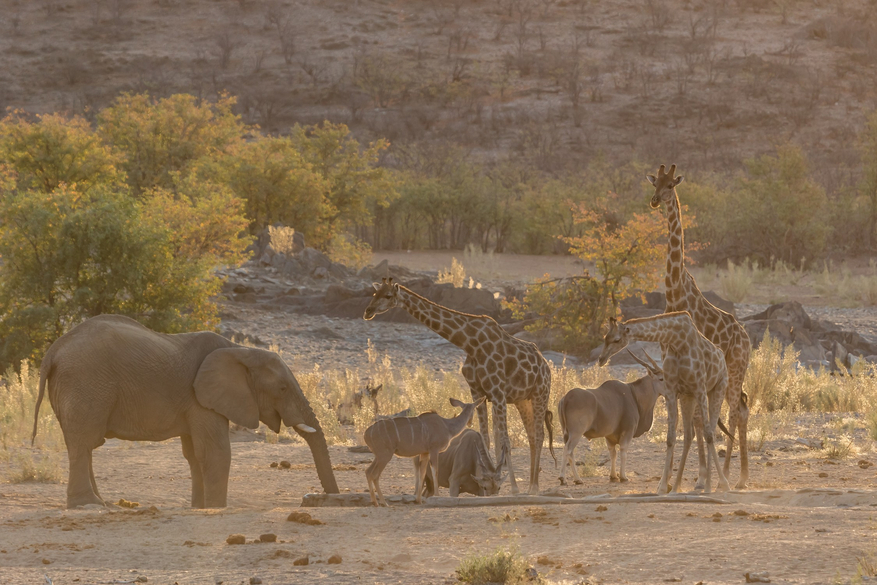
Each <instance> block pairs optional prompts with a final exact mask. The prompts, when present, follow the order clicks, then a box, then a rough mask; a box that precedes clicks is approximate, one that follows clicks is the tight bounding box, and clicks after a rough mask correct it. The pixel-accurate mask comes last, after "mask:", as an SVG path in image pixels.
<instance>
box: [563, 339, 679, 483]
mask: <svg viewBox="0 0 877 585" xmlns="http://www.w3.org/2000/svg"><path fill="white" fill-rule="evenodd" d="M628 351H629V352H630V350H628ZM630 355H632V356H633V359H635V360H636V361H637V363H639V364H640V365H641V366H643V367H644V368H645V369H646V372H647V373H646V375H645V376H643V377H642V378H640V379H639V380H636V381H634V382H631V383H630V384H625V383H624V382H621V381H619V380H607V381H606V382H603V384H601V385H600V387H599V388H594V389H588V390H583V389H581V388H573V389H572V390H570V391H569V392H567V393H566V395H565V396H564V397H563V398H561V399H560V402H559V403H558V404H557V417H558V418H559V419H560V428H561V431H562V432H563V456H562V457H561V460H562V463H561V466H560V485H567V483H566V464H567V462H569V464H570V465H571V466H572V475H573V478H574V481H575V483H576V484H581V483H582V479H581V478H580V477H579V474H578V471H577V470H576V464H575V457H574V454H575V449H576V445H578V443H579V440H580V439H581V437H582V436H583V435H584V436H585V437H587V438H588V439H596V438H599V437H605V438H606V445H607V446H608V447H609V458H610V460H611V462H612V466H611V469H610V471H609V481H610V482H614V481H623V482H624V481H628V478H627V473H626V472H625V463H626V461H627V448H628V447H629V446H630V441H631V440H632V439H633V438H635V437H639V436H640V435H642V434H644V433H646V432H648V430H649V429H651V428H652V417H653V415H654V412H655V402H656V401H657V400H658V396H664V398H665V399H666V396H667V394H666V393H667V390H666V388H665V386H664V372H663V371H662V370H661V368H660V367H659V366H658V364H656V363H655V362H654V360H652V358H651V357H649V355H648V354H646V358H648V360H649V362H650V363H646V362H644V361H643V360H641V359H640V358H638V357H637V356H636V355H635V354H634V353H633V352H630ZM618 445H620V446H621V473H620V474H616V472H615V458H616V450H615V447H616V446H618Z"/></svg>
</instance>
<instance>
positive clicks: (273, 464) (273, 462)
mask: <svg viewBox="0 0 877 585" xmlns="http://www.w3.org/2000/svg"><path fill="white" fill-rule="evenodd" d="M279 465H280V464H279V463H277V462H276V461H272V462H271V465H269V466H268V467H278V466H279Z"/></svg>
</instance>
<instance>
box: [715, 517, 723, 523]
mask: <svg viewBox="0 0 877 585" xmlns="http://www.w3.org/2000/svg"><path fill="white" fill-rule="evenodd" d="M721 521H722V517H721V516H719V517H718V518H713V522H721Z"/></svg>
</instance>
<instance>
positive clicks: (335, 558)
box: [326, 554, 341, 565]
mask: <svg viewBox="0 0 877 585" xmlns="http://www.w3.org/2000/svg"><path fill="white" fill-rule="evenodd" d="M326 562H327V563H329V564H330V565H340V564H341V555H339V554H334V555H332V556H331V557H329V560H328V561H326Z"/></svg>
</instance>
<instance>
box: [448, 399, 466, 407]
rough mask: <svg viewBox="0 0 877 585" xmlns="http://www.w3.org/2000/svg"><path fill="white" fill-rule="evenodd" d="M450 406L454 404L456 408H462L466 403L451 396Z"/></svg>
mask: <svg viewBox="0 0 877 585" xmlns="http://www.w3.org/2000/svg"><path fill="white" fill-rule="evenodd" d="M451 406H456V407H457V408H463V407H464V406H466V405H465V404H463V403H462V402H460V401H459V400H457V399H456V398H451Z"/></svg>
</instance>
